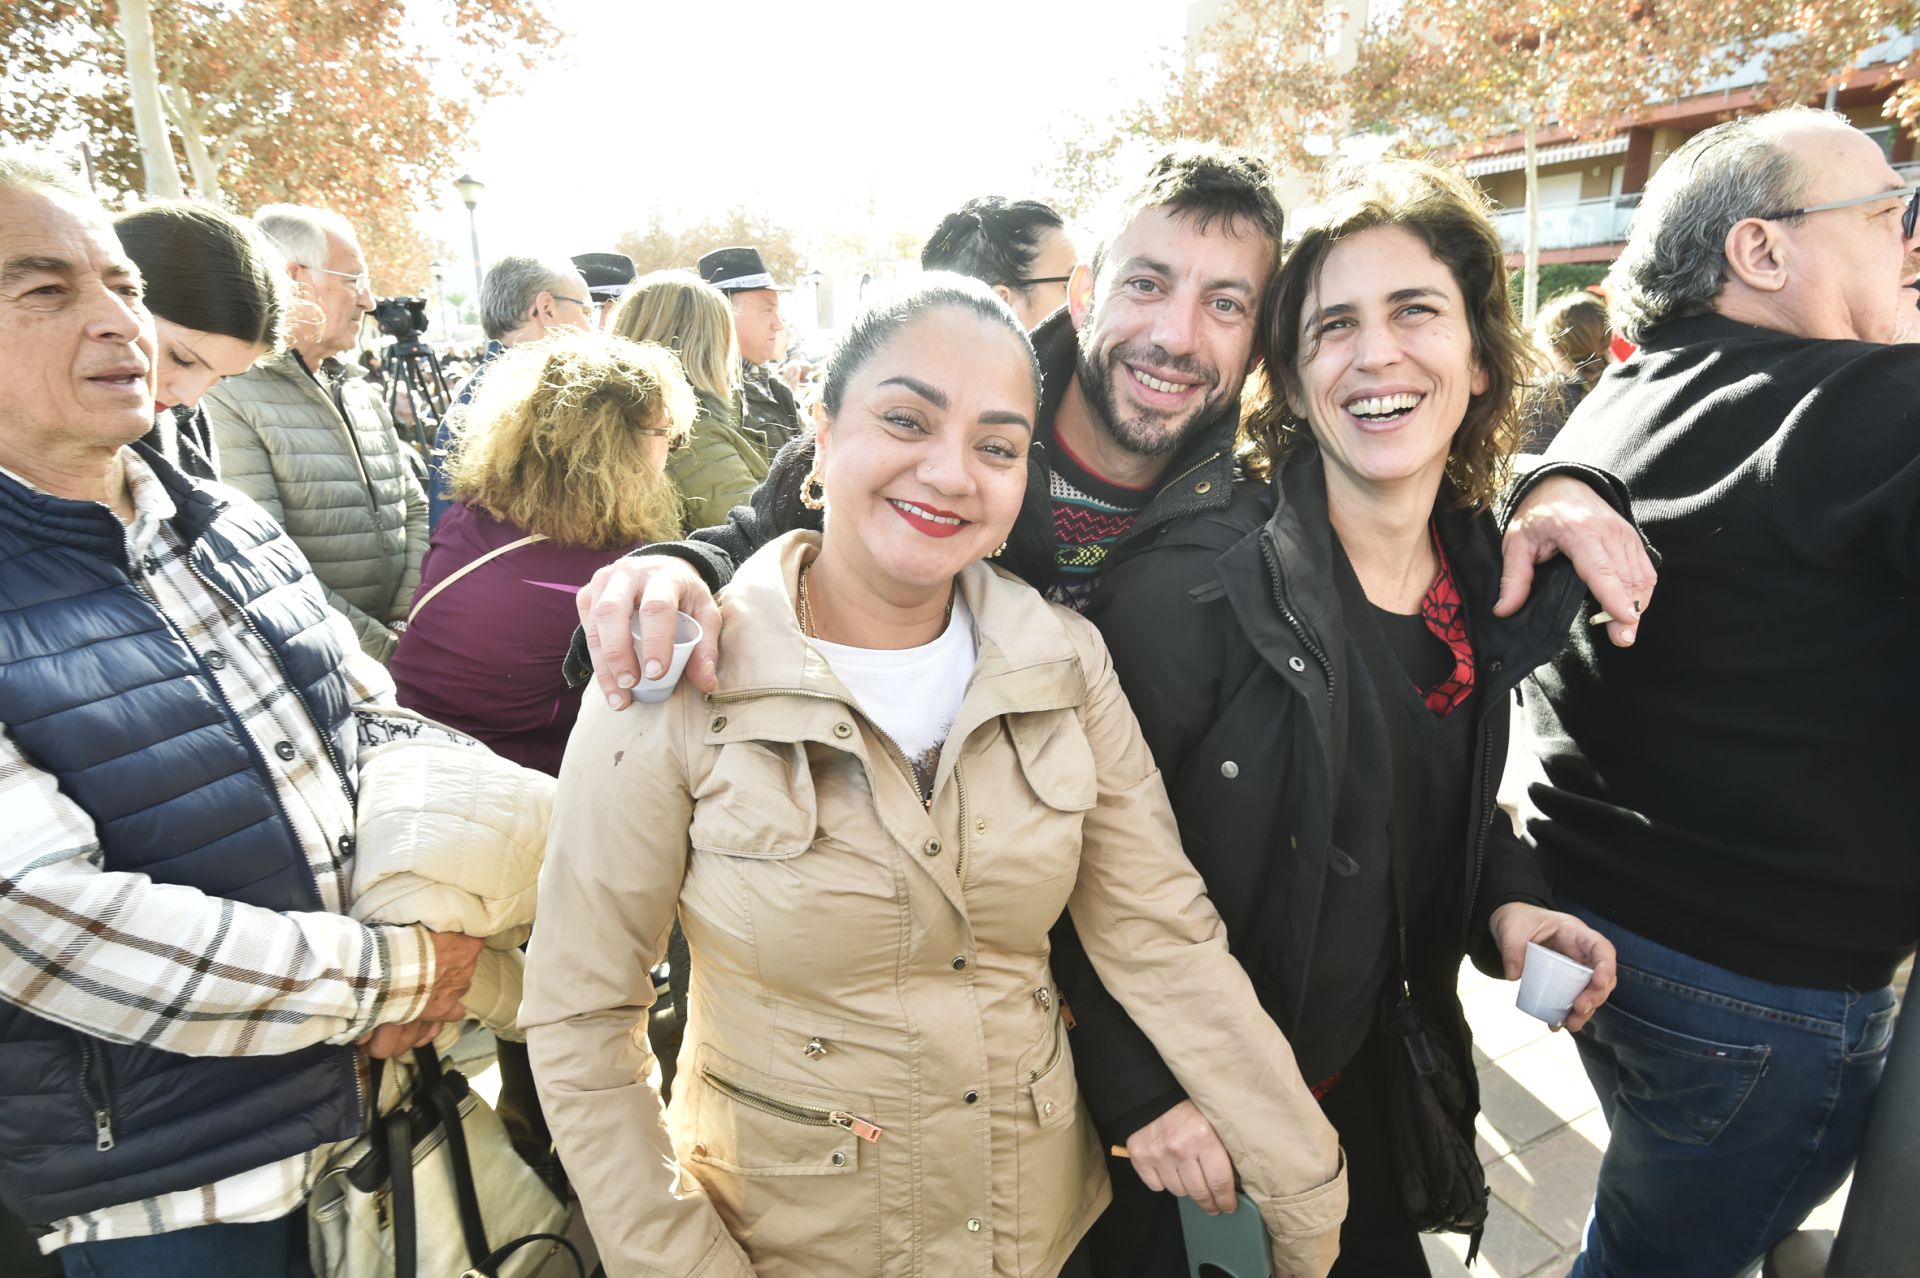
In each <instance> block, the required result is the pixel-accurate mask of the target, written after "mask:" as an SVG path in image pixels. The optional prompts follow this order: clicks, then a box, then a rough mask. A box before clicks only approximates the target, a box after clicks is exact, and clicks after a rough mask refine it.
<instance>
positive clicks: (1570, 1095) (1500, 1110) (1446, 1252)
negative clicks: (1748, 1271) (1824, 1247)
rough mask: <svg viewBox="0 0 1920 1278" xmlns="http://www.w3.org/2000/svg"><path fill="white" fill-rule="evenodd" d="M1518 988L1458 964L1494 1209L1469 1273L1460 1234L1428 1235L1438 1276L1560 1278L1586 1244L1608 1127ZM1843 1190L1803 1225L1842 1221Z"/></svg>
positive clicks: (1558, 1038)
mask: <svg viewBox="0 0 1920 1278" xmlns="http://www.w3.org/2000/svg"><path fill="white" fill-rule="evenodd" d="M1518 988H1519V987H1518V986H1516V985H1511V984H1508V983H1506V982H1504V981H1492V980H1488V979H1487V978H1486V977H1484V976H1482V975H1480V973H1479V972H1478V971H1476V970H1475V969H1474V967H1473V965H1472V964H1467V965H1465V966H1463V967H1462V969H1461V978H1460V995H1461V999H1462V1001H1463V1002H1464V1003H1465V1004H1466V1009H1467V1019H1468V1021H1469V1022H1471V1023H1472V1025H1473V1036H1474V1040H1475V1046H1474V1058H1475V1062H1476V1063H1477V1064H1478V1065H1479V1068H1480V1101H1481V1114H1480V1121H1479V1124H1478V1128H1479V1139H1478V1141H1477V1142H1476V1144H1477V1145H1478V1146H1479V1148H1480V1157H1481V1161H1483V1162H1484V1163H1485V1164H1486V1166H1487V1182H1488V1184H1489V1185H1491V1186H1492V1188H1493V1208H1492V1211H1491V1213H1490V1215H1489V1217H1488V1220H1487V1232H1486V1237H1485V1238H1484V1239H1483V1240H1482V1241H1481V1244H1480V1259H1479V1260H1478V1261H1476V1262H1475V1263H1474V1266H1473V1268H1472V1269H1471V1270H1469V1269H1468V1268H1467V1267H1466V1266H1465V1265H1464V1264H1462V1263H1461V1258H1462V1257H1463V1256H1464V1255H1465V1254H1466V1240H1465V1239H1464V1238H1459V1237H1455V1236H1452V1235H1446V1236H1439V1237H1429V1238H1427V1239H1426V1244H1427V1257H1428V1260H1429V1261H1430V1262H1431V1263H1432V1265H1433V1272H1434V1273H1435V1275H1437V1276H1438V1278H1465V1276H1466V1275H1468V1274H1471V1275H1473V1278H1560V1275H1563V1274H1565V1273H1566V1272H1567V1269H1568V1268H1569V1267H1570V1266H1571V1264H1572V1263H1573V1258H1574V1256H1575V1255H1576V1254H1578V1252H1579V1250H1580V1234H1581V1231H1582V1230H1583V1229H1584V1228H1585V1226H1586V1217H1587V1208H1588V1206H1589V1205H1590V1204H1591V1203H1592V1199H1593V1181H1594V1177H1595V1176H1596V1175H1597V1174H1598V1172H1599V1170H1600V1155H1601V1153H1602V1151H1604V1150H1605V1149H1606V1147H1607V1125H1606V1123H1605V1122H1603V1121H1602V1120H1601V1117H1600V1106H1599V1102H1598V1101H1596V1100H1595V1099H1594V1095H1593V1088H1592V1087H1591V1086H1590V1085H1589V1084H1588V1083H1587V1075H1586V1072H1585V1071H1584V1070H1582V1069H1581V1068H1580V1058H1579V1056H1578V1054H1577V1053H1576V1052H1575V1050H1574V1046H1573V1039H1572V1037H1571V1036H1570V1035H1568V1034H1566V1033H1564V1032H1562V1033H1557V1034H1556V1033H1553V1032H1552V1031H1550V1030H1548V1029H1547V1027H1546V1026H1545V1025H1544V1024H1542V1023H1541V1022H1539V1021H1537V1020H1535V1019H1533V1017H1531V1016H1528V1015H1527V1014H1525V1013H1524V1012H1521V1011H1520V1010H1519V1009H1517V1008H1515V1007H1514V1005H1513V998H1514V993H1515V991H1516V990H1517V989H1518ZM1846 1196H1847V1187H1846V1186H1845V1185H1842V1186H1841V1187H1840V1191H1839V1192H1838V1193H1837V1194H1835V1195H1834V1196H1833V1198H1832V1199H1830V1200H1829V1201H1828V1202H1827V1203H1826V1204H1825V1205H1824V1206H1822V1207H1821V1208H1820V1209H1819V1210H1818V1211H1816V1212H1815V1213H1814V1214H1813V1216H1812V1217H1811V1218H1809V1219H1808V1221H1807V1224H1806V1228H1808V1229H1837V1228H1839V1225H1840V1213H1841V1209H1842V1208H1843V1207H1844V1206H1845V1204H1846Z"/></svg>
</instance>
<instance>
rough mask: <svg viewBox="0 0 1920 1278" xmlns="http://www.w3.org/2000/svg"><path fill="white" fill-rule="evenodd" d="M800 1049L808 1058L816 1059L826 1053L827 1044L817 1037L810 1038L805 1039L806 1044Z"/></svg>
mask: <svg viewBox="0 0 1920 1278" xmlns="http://www.w3.org/2000/svg"><path fill="white" fill-rule="evenodd" d="M800 1050H801V1051H803V1052H805V1053H806V1054H807V1059H808V1060H815V1061H817V1060H819V1059H820V1058H821V1057H822V1056H825V1055H826V1054H827V1045H826V1044H825V1043H823V1042H821V1041H820V1040H819V1039H817V1038H810V1039H808V1040H807V1045H806V1046H805V1047H803V1048H801V1049H800Z"/></svg>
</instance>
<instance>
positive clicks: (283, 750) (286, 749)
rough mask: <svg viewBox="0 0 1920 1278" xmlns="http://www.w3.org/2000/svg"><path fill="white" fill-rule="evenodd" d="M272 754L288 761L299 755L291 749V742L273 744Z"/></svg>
mask: <svg viewBox="0 0 1920 1278" xmlns="http://www.w3.org/2000/svg"><path fill="white" fill-rule="evenodd" d="M273 752H274V753H275V754H277V755H279V756H280V757H281V758H282V759H289V760H290V759H292V758H293V756H294V755H295V754H297V753H299V752H298V751H296V750H295V749H294V748H293V742H291V741H276V742H274V743H273Z"/></svg>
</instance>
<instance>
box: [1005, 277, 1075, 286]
mask: <svg viewBox="0 0 1920 1278" xmlns="http://www.w3.org/2000/svg"><path fill="white" fill-rule="evenodd" d="M1072 278H1073V276H1071V275H1040V276H1036V277H1035V278H1033V279H1030V280H1015V281H1014V286H1015V287H1016V288H1032V287H1033V286H1034V285H1035V284H1065V283H1066V282H1067V281H1068V280H1070V279H1072Z"/></svg>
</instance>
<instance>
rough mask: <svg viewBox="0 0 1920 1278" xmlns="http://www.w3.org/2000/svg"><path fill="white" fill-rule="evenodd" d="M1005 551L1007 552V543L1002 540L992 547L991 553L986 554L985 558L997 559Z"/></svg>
mask: <svg viewBox="0 0 1920 1278" xmlns="http://www.w3.org/2000/svg"><path fill="white" fill-rule="evenodd" d="M1006 553H1007V543H1006V542H1004V541H1003V542H1001V543H1000V544H999V545H998V546H996V547H994V550H993V553H992V554H991V555H988V556H987V558H989V559H998V558H999V557H1000V556H1002V555H1004V554H1006Z"/></svg>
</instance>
